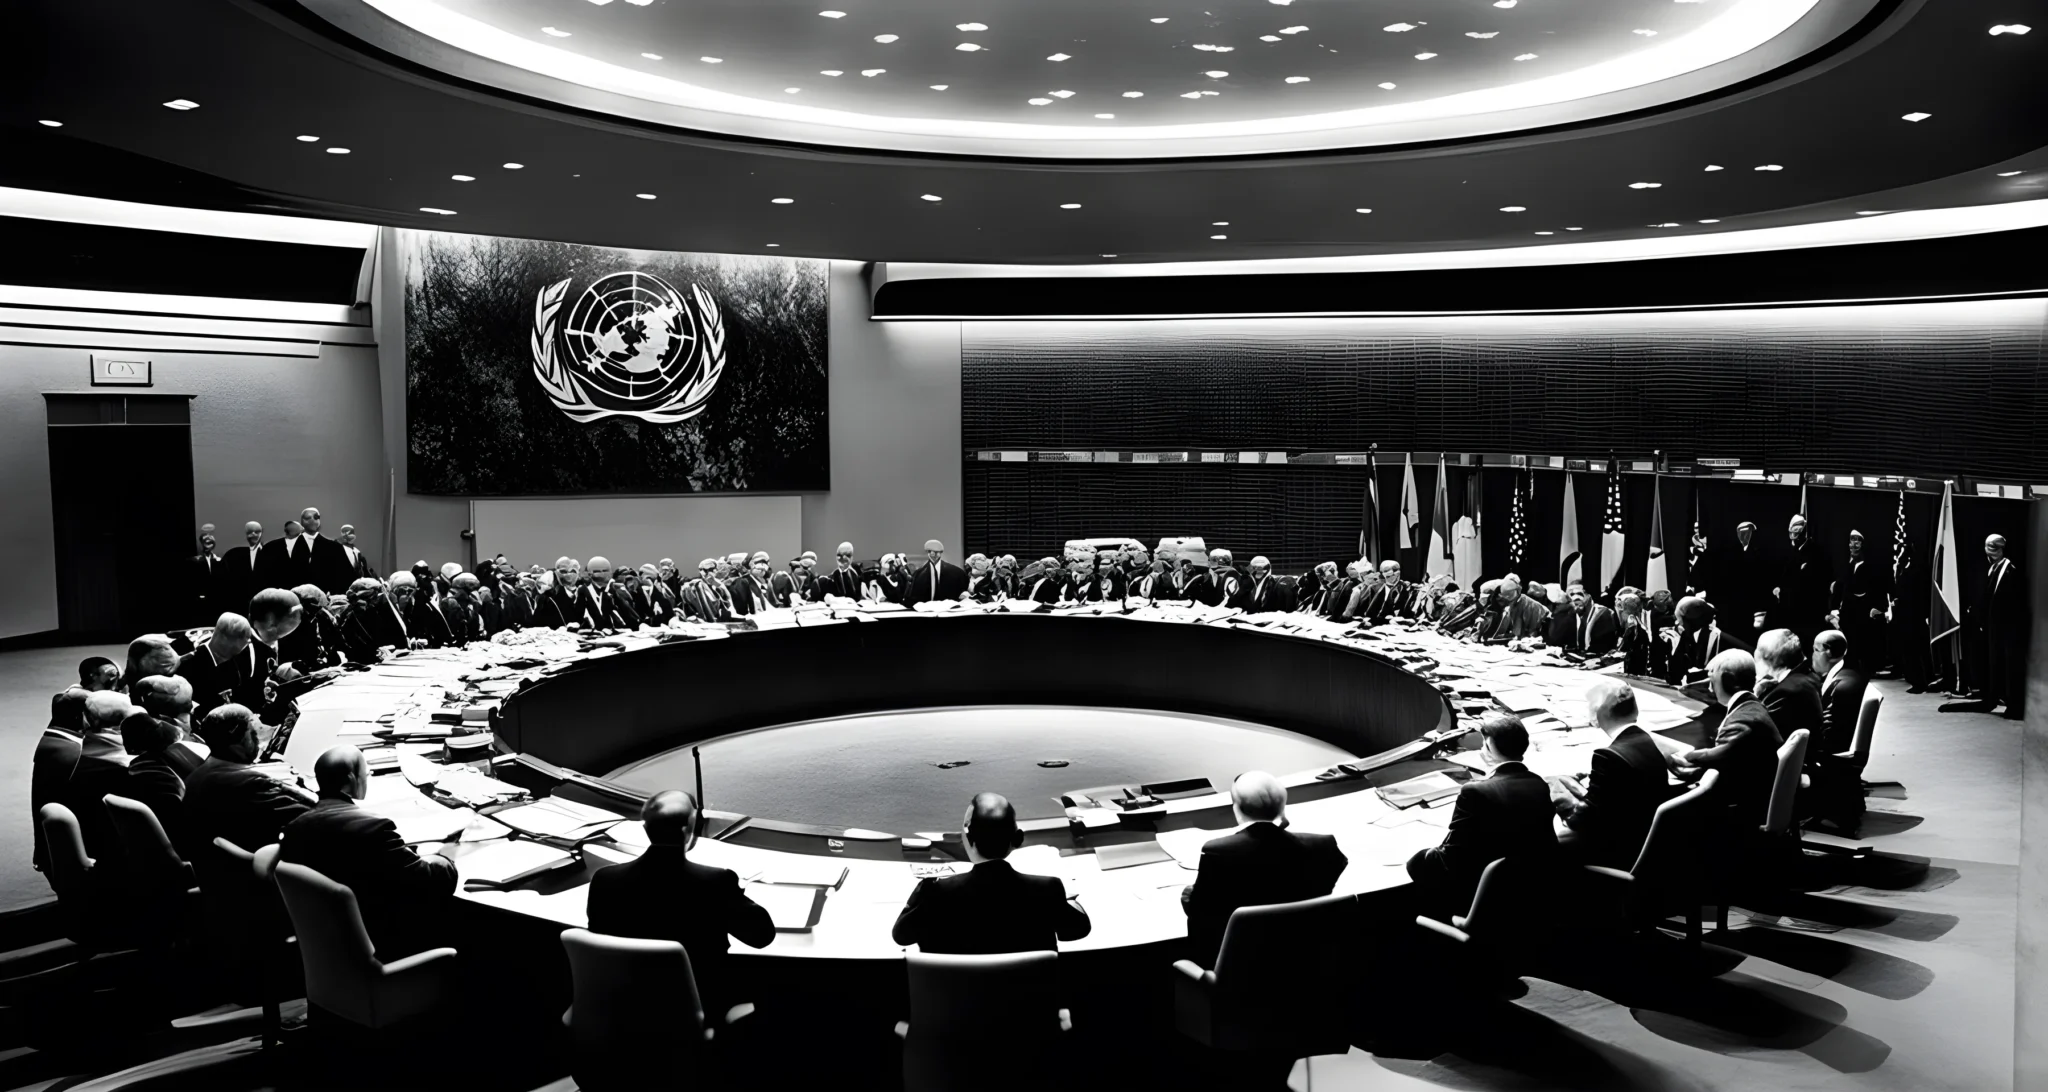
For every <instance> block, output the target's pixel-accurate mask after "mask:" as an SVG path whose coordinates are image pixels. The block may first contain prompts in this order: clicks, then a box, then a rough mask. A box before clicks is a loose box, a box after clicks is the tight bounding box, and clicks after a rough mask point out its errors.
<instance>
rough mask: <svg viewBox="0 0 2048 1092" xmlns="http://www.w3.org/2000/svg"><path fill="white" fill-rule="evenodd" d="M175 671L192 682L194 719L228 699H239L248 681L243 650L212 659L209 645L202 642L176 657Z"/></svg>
mask: <svg viewBox="0 0 2048 1092" xmlns="http://www.w3.org/2000/svg"><path fill="white" fill-rule="evenodd" d="M178 674H179V675H180V676H181V677H183V678H184V680H185V681H186V682H189V683H191V684H192V716H193V719H195V720H196V719H198V718H200V717H203V716H205V715H206V714H208V713H211V712H213V711H214V710H215V709H218V708H220V707H221V706H223V705H226V704H228V703H229V702H237V701H241V699H242V698H243V697H245V696H247V691H248V686H249V683H250V681H251V680H250V677H249V656H248V654H247V653H243V654H242V655H239V656H231V657H229V658H228V659H227V660H226V661H225V662H215V660H214V658H213V652H212V648H211V646H210V645H205V644H202V645H200V646H199V647H198V648H195V649H193V650H192V651H190V652H187V653H186V654H185V655H183V656H180V657H179V658H178ZM244 704H246V703H244ZM250 708H252V709H253V708H255V706H250Z"/></svg>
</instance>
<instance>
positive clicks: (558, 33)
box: [540, 27, 569, 38]
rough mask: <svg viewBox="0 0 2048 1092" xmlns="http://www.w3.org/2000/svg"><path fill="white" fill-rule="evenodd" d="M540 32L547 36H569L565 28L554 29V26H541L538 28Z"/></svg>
mask: <svg viewBox="0 0 2048 1092" xmlns="http://www.w3.org/2000/svg"><path fill="white" fill-rule="evenodd" d="M540 32H541V33H542V34H545V35H548V36H549V37H551V38H567V37H569V32H568V31H566V30H556V29H555V28H554V27H542V28H540Z"/></svg>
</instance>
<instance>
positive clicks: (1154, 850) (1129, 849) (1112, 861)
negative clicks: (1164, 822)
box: [1095, 839, 1173, 872]
mask: <svg viewBox="0 0 2048 1092" xmlns="http://www.w3.org/2000/svg"><path fill="white" fill-rule="evenodd" d="M1170 860H1173V854H1171V853H1168V852H1167V851H1166V847H1165V846H1162V845H1160V844H1159V842H1158V840H1157V839H1147V840H1145V841H1143V842H1133V843H1131V844H1130V845H1124V846H1103V847H1102V848H1101V849H1098V850H1096V851H1095V863H1096V864H1097V865H1099V866H1101V868H1102V870H1103V871H1105V872H1107V871H1108V870H1110V869H1112V868H1132V867H1135V866H1137V865H1147V864H1155V863H1157V862H1159V861H1170Z"/></svg>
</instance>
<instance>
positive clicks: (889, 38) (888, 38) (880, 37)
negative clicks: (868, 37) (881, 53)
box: [875, 34, 896, 45]
mask: <svg viewBox="0 0 2048 1092" xmlns="http://www.w3.org/2000/svg"><path fill="white" fill-rule="evenodd" d="M895 40H896V35H894V34H877V35H875V41H878V42H880V43H882V44H883V45H888V44H889V43H890V42H893V41H895Z"/></svg>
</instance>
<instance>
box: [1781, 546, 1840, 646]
mask: <svg viewBox="0 0 2048 1092" xmlns="http://www.w3.org/2000/svg"><path fill="white" fill-rule="evenodd" d="M1834 581H1835V570H1834V566H1833V565H1831V564H1829V563H1828V559H1827V555H1826V554H1823V553H1821V550H1820V547H1819V546H1816V545H1814V542H1813V539H1812V537H1811V536H1809V537H1808V538H1807V540H1806V541H1805V542H1802V543H1800V544H1799V546H1798V547H1797V548H1796V549H1794V550H1793V551H1792V556H1791V557H1789V558H1787V559H1786V560H1785V567H1784V568H1783V569H1782V570H1780V571H1779V574H1778V581H1777V588H1778V605H1777V609H1776V610H1774V611H1773V612H1772V614H1773V615H1774V617H1773V618H1772V619H1771V622H1772V624H1773V625H1778V624H1782V625H1785V626H1788V627H1790V628H1791V629H1792V630H1793V631H1794V632H1799V633H1804V634H1806V635H1808V636H1811V635H1812V631H1813V630H1814V629H1815V628H1817V627H1818V626H1819V625H1820V622H1821V616H1822V615H1824V614H1826V613H1827V609H1828V596H1829V594H1830V589H1831V588H1832V586H1833V585H1834ZM1781 619H1782V622H1781V621H1780V620H1781Z"/></svg>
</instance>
